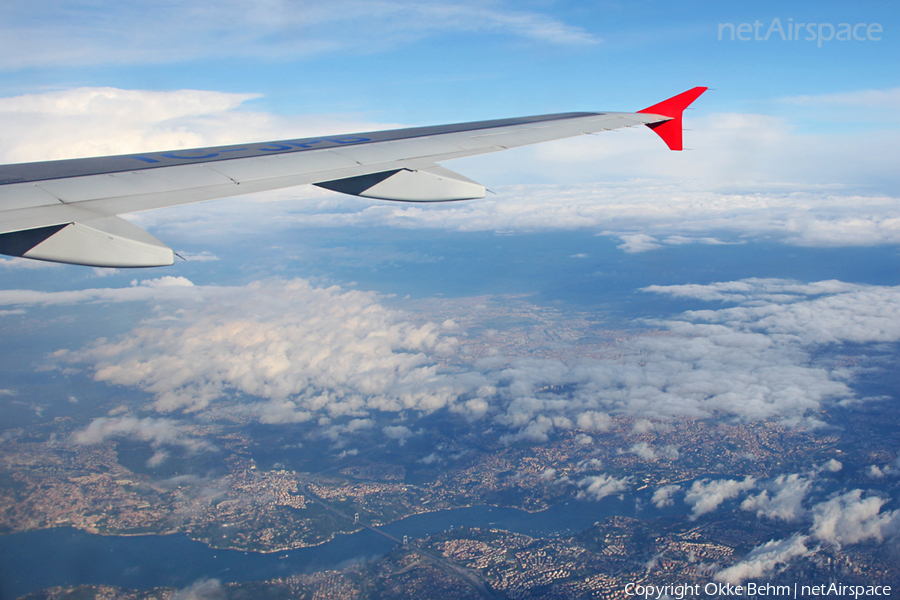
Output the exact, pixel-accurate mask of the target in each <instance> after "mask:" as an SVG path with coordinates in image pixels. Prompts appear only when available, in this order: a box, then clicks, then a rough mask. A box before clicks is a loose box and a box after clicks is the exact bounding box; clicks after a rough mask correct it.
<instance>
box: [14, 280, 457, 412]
mask: <svg viewBox="0 0 900 600" xmlns="http://www.w3.org/2000/svg"><path fill="white" fill-rule="evenodd" d="M189 283H190V282H188V281H187V280H181V279H176V278H168V279H165V278H163V279H160V280H154V281H153V282H152V284H145V285H139V286H134V287H131V288H123V289H119V290H105V291H101V290H92V291H91V292H92V293H90V294H82V295H81V296H80V297H82V298H84V299H87V300H92V299H94V298H97V297H102V298H106V299H120V300H121V299H131V298H132V296H130V295H129V294H128V293H127V292H131V291H133V290H138V291H141V292H142V293H143V294H144V296H143V297H144V298H146V299H150V298H152V299H153V300H154V301H157V302H159V301H161V300H170V301H171V303H163V304H160V305H159V306H158V308H157V310H158V311H160V312H159V314H160V316H161V317H165V318H161V319H158V320H157V321H156V322H154V323H152V324H149V323H148V324H146V325H144V326H141V327H138V328H136V329H135V330H133V331H132V332H131V333H130V334H128V335H126V336H124V337H123V338H121V339H120V340H118V341H107V340H100V341H99V342H98V343H96V344H94V345H91V346H89V347H87V348H83V349H81V350H78V351H69V352H66V351H62V352H58V353H57V358H58V360H61V361H64V362H67V363H70V364H77V363H87V364H89V365H91V370H92V371H93V373H94V378H95V379H96V380H98V381H106V382H109V383H111V384H116V385H126V386H136V387H139V388H141V389H144V390H146V391H147V392H149V393H151V394H153V396H154V403H153V407H154V408H155V409H156V410H157V411H160V412H171V411H180V410H187V411H198V410H206V409H210V408H213V407H214V405H216V404H219V403H221V401H223V399H227V398H228V397H231V396H234V395H235V394H236V393H237V394H245V395H247V396H250V397H251V398H253V399H255V400H253V401H251V402H244V403H243V405H242V408H241V410H244V411H249V412H250V413H251V414H255V415H256V416H257V418H259V419H260V420H262V421H263V422H268V423H274V422H296V421H305V420H309V419H310V418H312V415H313V414H322V415H326V416H329V417H339V416H342V415H347V416H361V415H365V414H367V413H368V412H369V411H372V410H381V411H390V412H397V411H400V410H406V409H413V410H419V411H425V412H431V411H434V410H437V409H439V408H442V407H445V406H449V405H452V404H453V403H454V401H455V399H456V397H457V395H458V394H457V391H455V389H454V387H453V385H454V384H453V383H452V382H451V381H449V380H448V379H447V378H446V377H444V376H442V375H439V374H438V373H437V370H436V366H435V365H434V364H433V362H432V360H431V359H430V356H432V355H443V354H452V353H453V352H454V349H455V345H456V341H455V339H454V338H452V337H447V336H446V335H444V334H443V333H442V332H441V330H440V328H439V327H438V326H437V325H435V324H432V323H425V324H422V325H414V324H412V323H409V322H405V321H403V320H402V319H401V318H400V315H399V314H397V313H394V312H392V311H390V310H387V309H386V308H384V307H383V306H381V305H380V304H379V303H378V298H377V296H375V295H374V294H370V293H363V292H356V291H344V290H341V289H340V288H338V287H330V288H314V287H312V286H310V285H309V284H308V283H307V282H305V281H303V280H293V281H280V280H271V281H266V282H256V283H253V284H250V285H248V286H244V287H234V288H216V287H209V286H193V285H187V284H189ZM163 292H164V293H163ZM76 294H77V293H76ZM198 299H201V300H202V301H197V302H194V300H198ZM31 300H32V301H33V302H43V303H46V302H52V301H59V299H58V298H56V297H52V296H51V298H49V299H48V297H47V296H46V295H41V294H38V295H37V296H36V297H33V298H31ZM226 403H227V402H226ZM460 410H464V409H462V408H461V409H460Z"/></svg>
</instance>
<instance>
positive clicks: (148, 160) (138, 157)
mask: <svg viewBox="0 0 900 600" xmlns="http://www.w3.org/2000/svg"><path fill="white" fill-rule="evenodd" d="M110 158H113V159H115V160H121V159H123V158H136V159H137V160H140V161H143V162H145V163H158V162H159V161H158V160H156V159H155V158H150V157H149V156H112V157H110Z"/></svg>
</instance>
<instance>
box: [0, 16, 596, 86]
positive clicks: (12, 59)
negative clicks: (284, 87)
mask: <svg viewBox="0 0 900 600" xmlns="http://www.w3.org/2000/svg"><path fill="white" fill-rule="evenodd" d="M0 16H2V17H3V18H2V20H0V23H2V25H0V69H21V68H26V67H41V66H51V65H78V66H85V65H108V64H156V63H168V62H183V61H185V60H202V59H210V58H213V59H214V58H237V57H240V58H248V57H256V58H267V59H297V58H300V59H302V58H304V57H312V56H316V55H321V54H325V53H337V52H355V53H372V52H377V51H383V50H388V49H392V48H395V47H398V46H401V45H404V44H409V43H413V42H416V41H418V40H421V39H424V38H428V37H432V36H441V35H445V34H453V33H469V34H471V33H474V34H486V35H491V36H497V35H501V36H502V35H506V36H510V37H511V38H518V39H523V40H528V41H530V42H534V43H538V44H551V45H565V46H571V45H576V46H580V45H586V44H595V43H597V41H598V40H597V39H596V37H594V36H593V35H592V34H590V33H588V32H587V31H585V30H584V29H582V28H580V27H578V26H576V25H570V24H567V23H564V22H562V21H560V20H558V19H557V18H555V17H553V16H550V15H549V14H547V13H542V12H537V11H534V10H531V11H529V10H523V9H521V8H520V7H518V6H515V5H513V4H511V3H508V2H499V1H495V2H488V3H485V2H471V1H469V2H452V3H451V2H443V1H431V2H428V1H426V2H411V1H403V0H382V1H378V2H362V1H358V0H337V1H334V2H328V3H316V2H304V1H290V0H266V1H264V2H237V1H233V0H228V1H225V2H210V1H208V0H207V1H202V2H187V1H185V0H164V1H162V2H157V3H155V4H154V5H153V6H152V7H151V8H148V6H147V5H146V4H144V3H139V2H134V1H131V0H129V1H124V2H117V3H113V4H109V3H102V2H96V1H94V0H67V1H66V0H63V1H51V0H45V1H43V2H41V1H39V2H30V3H10V4H7V5H6V6H5V8H4V9H3V10H2V12H0Z"/></svg>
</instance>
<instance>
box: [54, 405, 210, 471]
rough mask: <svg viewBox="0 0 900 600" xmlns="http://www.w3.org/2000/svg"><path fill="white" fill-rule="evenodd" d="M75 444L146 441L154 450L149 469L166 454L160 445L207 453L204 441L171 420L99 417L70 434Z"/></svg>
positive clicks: (158, 462) (206, 443) (208, 447)
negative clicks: (109, 440)
mask: <svg viewBox="0 0 900 600" xmlns="http://www.w3.org/2000/svg"><path fill="white" fill-rule="evenodd" d="M71 437H72V441H73V442H74V443H76V444H83V445H90V444H98V443H100V442H103V441H105V440H108V439H111V438H120V437H125V438H133V439H137V440H141V441H145V442H150V444H151V446H152V447H153V448H155V449H157V454H155V455H154V456H153V457H152V458H151V459H150V460H151V462H150V463H149V464H150V466H158V465H159V464H160V463H161V462H162V461H163V460H165V458H166V456H167V453H166V452H165V451H164V450H162V447H163V446H181V447H183V448H185V449H186V450H188V451H190V452H199V451H201V450H211V449H213V446H212V445H210V444H209V443H208V442H206V441H204V440H202V439H200V438H197V437H194V436H192V435H190V434H189V433H187V431H186V428H185V426H184V425H181V424H180V423H178V422H176V421H173V420H171V419H154V418H143V419H138V418H135V417H100V418H97V419H94V420H93V421H91V423H90V424H89V425H88V426H87V427H85V428H84V429H81V430H79V431H76V432H74V433H73V434H72V436H71Z"/></svg>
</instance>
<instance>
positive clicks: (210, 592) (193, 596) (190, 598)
mask: <svg viewBox="0 0 900 600" xmlns="http://www.w3.org/2000/svg"><path fill="white" fill-rule="evenodd" d="M225 596H226V594H225V587H224V586H223V585H222V582H221V581H219V580H218V579H198V580H197V581H195V582H194V583H192V584H191V585H189V586H188V587H186V588H184V589H180V590H178V591H177V592H175V595H174V596H172V600H225Z"/></svg>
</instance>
